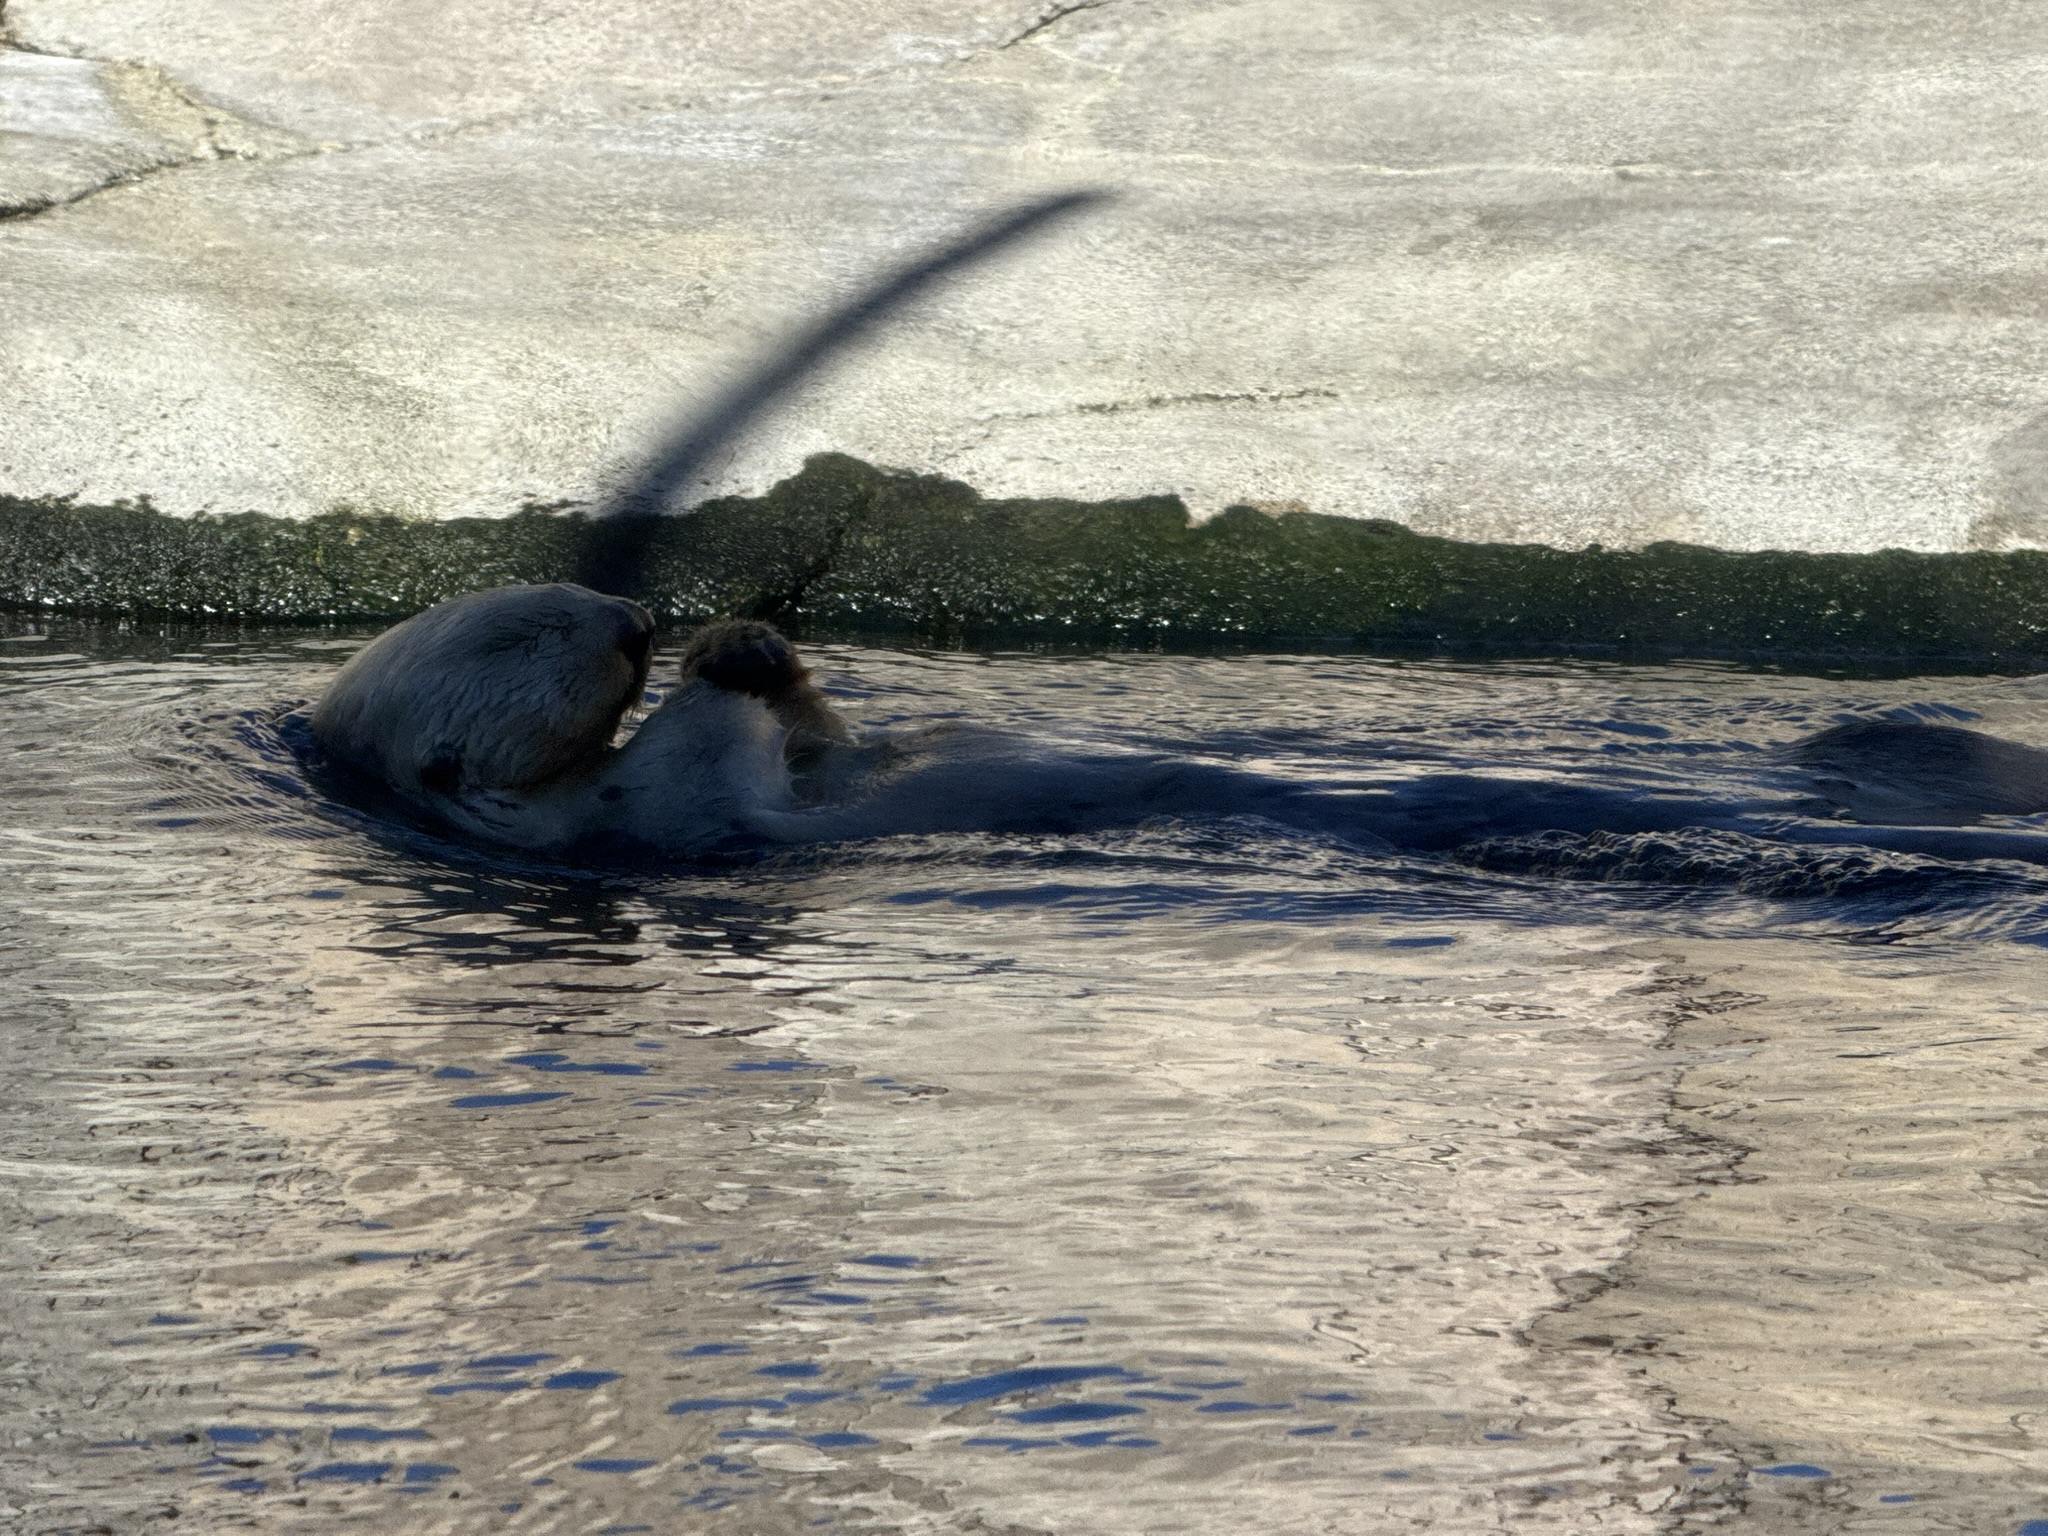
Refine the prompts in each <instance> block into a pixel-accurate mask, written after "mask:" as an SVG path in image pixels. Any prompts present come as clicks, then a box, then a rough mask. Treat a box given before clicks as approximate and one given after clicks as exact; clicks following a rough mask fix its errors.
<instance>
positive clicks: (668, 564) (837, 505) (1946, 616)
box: [0, 455, 2048, 737]
mask: <svg viewBox="0 0 2048 1536" xmlns="http://www.w3.org/2000/svg"><path fill="white" fill-rule="evenodd" d="M595 526H596V525H594V524H593V523H592V522H590V521H589V520H588V519H586V518H584V517H583V516H582V515H580V514H577V513H561V512H553V511H545V510H541V509H537V508H531V507H529V508H526V509H523V510H521V511H519V512H516V513H513V514H512V515H510V516H508V517H504V518H498V519H487V518H459V519H452V520H448V521H445V522H434V521H426V520H422V519H417V518H405V517H396V516H380V515H375V514H368V513H361V512H352V511H336V512H331V513H327V514H324V515H322V516H320V517H315V518H311V519H308V520H306V521H303V522H298V521H291V520H286V519H281V518H272V517H266V516H263V515H260V514H257V513H242V514H237V515H233V516H227V517H214V516H199V517H193V518H178V517H171V516H167V515H165V514H162V513H158V512H156V511H154V510H153V509H151V508H150V507H148V506H147V505H146V504H144V505H133V506H117V507H95V506H80V505H78V504H76V503H73V502H69V501H63V500H45V501H24V500H21V499H19V498H5V497H0V606H4V607H8V608H13V609H16V610H21V611H28V612H45V613H74V614H100V615H130V616H140V617H166V616H179V617H195V618H228V617H239V618H245V619H260V620H264V621H267V622H273V623H299V624H307V623H333V622H351V621H357V622H362V621H386V620H391V619H396V618H400V617H403V616H405V615H407V614H410V613H415V612H418V611H419V610H420V609H422V608H425V607H428V606H431V605H432V604H434V603H436V602H440V601H442V600H444V599H446V598H449V597H452V596H455V595H457V594H459V593H462V592H468V591H475V590H478V589H480V588H484V587H492V586H503V585H507V584H511V583H516V582H535V581H551V580H558V579H562V578H564V577H566V576H568V575H569V574H570V573H571V572H573V571H574V570H576V569H577V568H578V565H579V562H580V561H581V560H582V558H583V556H584V554H585V552H586V550H587V547H588V546H589V545H590V543H591V541H592V539H593V536H594V535H593V528H594V527H595ZM647 536H648V538H649V540H650V542H649V544H648V547H647V550H646V559H645V562H644V575H645V580H646V586H645V589H644V591H643V593H642V595H643V596H644V597H645V598H646V599H647V601H648V602H649V605H650V606H651V607H653V608H655V609H656V611H657V612H659V613H660V614H662V615H663V616H665V617H666V618H667V619H669V620H670V621H672V622H683V623H694V622H698V621H701V620H702V619H704V618H707V617H710V616H712V615H714V614H721V613H741V614H749V615H753V616H756V617H762V618H768V619H772V620H774V621H775V622H777V623H780V624H783V625H786V626H790V627H794V628H798V629H802V630H806V631H808V632H811V633H814V634H825V633H830V634H840V635H846V636H887V637H893V638H901V639H908V640H915V641H918V642H920V643H925V644H939V645H967V646H990V645H997V644H1012V643H1029V644H1056V645H1059V644H1066V645H1072V644H1087V645H1135V646H1143V647H1154V648H1158V647H1163V648H1168V649H1188V648H1208V647H1213V646H1216V645H1219V644H1225V645H1227V644H1245V643H1254V642H1257V643H1263V644H1268V645H1271V644H1275V643H1278V644H1282V645H1287V646H1293V647H1297V648H1308V649H1332V648H1335V649H1345V648H1356V649H1373V648H1389V649H1395V650H1402V649H1410V650H1412V649H1415V648H1418V647H1419V648H1423V649H1428V650H1452V651H1457V650H1475V651H1489V652H1502V653H1510V654H1518V655H1531V654H1542V653H1551V652H1560V653H1617V654H1620V653H1628V654H1641V655H1659V656H1724V657H1747V658H1755V659H1775V660H1780V661H1785V662H1788V663H1801V664H1807V665H1825V664H1852V665H1853V664H1872V665H1883V664H1890V665H1917V664H1925V663H1931V662H1934V661H1937V660H1938V661H1941V662H1944V663H1948V664H1954V665H1966V666H1971V667H1977V668H1984V669H1991V670H2003V671H2029V670H2040V669H2042V668H2043V667H2044V666H2048V553H2043V552H2039V551H2018V552H2014V553H2009V554H1988V553H1969V554H1953V555H1930V554H1916V553H1911V552H1908V551H1903V550H1886V551H1882V552H1880V553H1877V554H1868V555H1821V554H1803V553H1787V552H1767V553H1731V552H1726V551H1719V550H1711V549H1704V548H1698V547H1695V546H1689V545H1680V544H1655V545H1651V546H1650V547H1649V548H1647V549H1643V550H1602V549H1599V548H1597V547H1589V548H1587V549H1584V550H1577V551H1572V550H1559V549H1550V548H1546V547H1542V546H1536V545H1505V544H1476V543H1464V542H1460V541H1457V540H1452V539H1441V538H1434V537H1428V536H1425V535H1421V534H1416V533H1413V532H1411V531H1409V530H1408V529H1406V528H1404V527H1402V526H1400V525H1399V524H1395V523H1389V522H1383V521H1372V520H1359V519H1352V518H1343V517H1332V516H1325V515H1317V514H1310V513H1289V514H1285V515H1282V516H1278V517H1273V516H1268V515H1266V514H1263V513H1260V512H1256V511H1253V510H1251V509H1250V508H1245V507H1238V508H1232V509H1230V510H1228V511H1226V512H1224V513H1223V514H1222V515H1221V516H1219V517H1216V518H1214V519H1212V520H1210V521H1208V522H1206V523H1202V524H1194V523H1191V521H1190V520H1189V517H1188V514H1187V511H1186V509H1185V507H1183V506H1182V505H1181V503H1180V502H1179V501H1178V500H1177V499H1176V498H1173V497H1155V498H1149V499H1140V500H1135V501H1120V502H1101V503H1082V502H1069V501H1053V500H1042V501H988V500H984V499H983V498H982V497H980V496H979V495H978V494H976V493H975V492H974V491H973V490H972V489H971V488H969V487H967V486H965V485H962V484H960V483H958V482H956V481H951V480H945V479H942V478H938V477H933V476H916V475H907V474H891V473H886V472H884V471H881V470H877V469H874V468H872V467H871V466H869V465H866V464H862V463H860V462H859V461H857V460H854V459H850V458H846V457H844V456H841V455H821V456H819V457H817V458H814V459H812V460H811V461H810V462H809V463H808V464H807V465H806V466H805V468H804V471H803V472H802V473H801V474H800V475H797V476H795V477H793V478H792V479H789V480H786V481H784V482H783V483H781V484H780V485H777V486H775V487H774V488H773V489H771V490H770V491H768V492H767V493H766V494H765V495H763V496H760V497H752V498H749V497H727V498H723V499H720V500H717V501H712V502H707V503H705V504H703V505H702V506H700V507H698V508H697V509H696V510H695V511H694V512H691V513H689V514H686V515H683V516H678V517H673V518H666V519H662V520H659V521H658V522H655V523H653V524H651V525H649V527H648V529H647ZM1614 728H1617V729H1623V730H1628V729H1629V727H1628V726H1626V724H1624V725H1622V726H1619V727H1614ZM1638 734H1642V735H1645V736H1652V737H1653V736H1654V733H1653V732H1650V731H1644V732H1640V733H1638Z"/></svg>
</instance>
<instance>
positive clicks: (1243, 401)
mask: <svg viewBox="0 0 2048 1536" xmlns="http://www.w3.org/2000/svg"><path fill="white" fill-rule="evenodd" d="M1342 398H1343V397H1342V396H1341V395H1340V394H1339V393H1338V392H1337V391H1336V390H1334V389H1329V388H1326V387H1324V386H1321V385H1311V386H1308V387H1305V388H1302V389H1246V390H1232V391H1227V392H1226V391H1219V390H1201V391H1197V392H1195V393H1193V394H1186V395H1145V396H1141V397H1133V398H1131V399H1128V400H1077V401H1075V402H1074V403H1073V404H1072V405H1063V406H1060V407H1058V408H1057V409H1055V410H1050V411H997V412H994V413H993V414H991V415H987V416H979V417H976V418H975V419H976V421H977V422H978V423H979V424H981V425H982V426H994V425H996V424H998V423H1002V422H1012V421H1044V420H1047V419H1048V418H1051V417H1055V416H1116V415H1121V414H1122V413H1123V412H1125V411H1158V410H1171V409H1172V408H1174V407H1175V406H1182V405H1284V404H1286V403H1287V402H1289V401H1291V400H1339V399H1342Z"/></svg>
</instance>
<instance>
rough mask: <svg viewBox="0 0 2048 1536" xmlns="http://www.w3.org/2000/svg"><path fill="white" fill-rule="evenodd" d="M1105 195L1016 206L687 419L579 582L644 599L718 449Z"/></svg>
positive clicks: (593, 533)
mask: <svg viewBox="0 0 2048 1536" xmlns="http://www.w3.org/2000/svg"><path fill="white" fill-rule="evenodd" d="M1109 196H1110V194H1109V193H1107V192H1103V191H1098V190H1092V189H1086V190H1081V191H1075V192H1062V193H1059V194H1058V195H1056V196H1053V197H1046V198H1041V199H1039V200H1038V201H1036V202H1031V203H1026V204H1024V205H1023V206H1022V207H1020V208H1015V209H1012V210H1011V211H1010V212H1008V213H1006V214H1003V215H1001V216H1000V217H998V218H995V219H993V220H991V221H989V222H988V223H986V224H983V225H982V226H981V227H980V228H979V229H976V230H973V231H971V232H970V233H968V234H966V235H964V236H962V237H961V238H960V239H958V240H955V241H954V242H953V243H952V244H950V245H947V246H943V247H941V248H940V249H939V250H937V251H934V252H931V253H930V254H928V255H925V256H922V257H920V258H918V259H917V260H916V261H913V262H911V263H910V264H909V265H907V266H904V267H900V268H898V269H897V270H896V271H895V272H893V273H891V274H889V275H888V276H886V277H884V278H883V279H881V280H880V281H879V282H877V283H875V284H874V285H872V286H871V287H869V288H867V289H866V290H865V291H863V292H862V293H860V294H858V295H856V296H855V297H854V299H853V300H852V301H851V302H849V303H847V304H845V305H843V306H841V307H840V308H839V309H837V310H834V311H833V312H832V313H831V314H828V315H826V316H824V317H823V318H821V319H819V320H817V321H815V322H814V323H813V324H811V325H810V326H809V327H807V328H806V329H804V330H802V331H800V332H798V333H797V334H796V335H795V336H793V337H791V338H790V339H789V341H788V342H787V343H786V344H785V345H784V346H783V347H782V348H781V349H780V350H779V351H777V352H776V353H775V354H774V355H773V356H771V357H769V358H768V359H767V360H766V361H765V362H763V363H762V364H761V365H760V366H759V367H757V368H756V369H754V370H753V372H751V373H749V374H747V375H746V376H744V377H742V378H740V379H738V380H737V381H735V382H734V383H733V384H731V385H730V386H729V387H727V388H726V390H725V391H724V392H723V393H722V394H720V395H719V396H718V397H717V398H716V399H714V400H713V401H712V402H711V404H710V405H709V406H708V407H706V408H705V409H704V410H703V411H702V412H700V413H699V414H698V415H697V416H696V417H695V418H694V419H692V420H691V421H689V422H687V423H686V424H685V425H684V426H683V427H682V428H681V430H679V431H678V432H677V433H676V434H675V435H674V436H673V437H671V438H670V439H669V440H668V442H667V443H666V444H665V445H664V446H663V448H662V450H661V451H660V452H659V453H658V454H656V455H655V456H654V458H653V460H652V461H651V462H650V463H649V464H648V465H647V467H646V468H645V469H643V470H642V471H641V472H640V474H639V476H638V477H637V478H636V479H635V480H634V481H633V483H632V484H631V485H630V486H628V487H627V488H626V489H625V490H623V491H621V492H620V493H619V494H618V495H617V496H615V497H614V498H612V500H611V501H610V502H608V503H607V504H605V505H604V506H602V507H601V508H599V510H598V513H597V516H596V517H594V518H593V519H592V521H591V523H590V526H589V529H588V531H587V533H586V535H585V537H584V540H583V547H582V549H581V550H580V552H579V554H578V557H577V565H576V573H575V577H574V579H575V580H576V581H578V582H580V583H581V584H582V585H584V586H586V587H590V588H593V589H594V590H596V591H599V592H610V593H613V594H615V595H617V596H620V597H638V596H640V595H641V593H642V592H643V591H644V590H645V585H646V564H647V548H648V542H649V539H650V537H651V536H652V534H653V532H654V529H655V527H656V525H657V524H658V523H659V522H660V520H661V516H662V509H663V508H664V507H666V506H667V504H668V501H669V498H670V497H671V496H673V495H674V494H675V493H676V491H677V490H678V489H679V488H680V487H681V486H682V485H683V484H684V483H685V482H686V481H687V480H688V479H689V477H690V475H691V474H692V473H693V472H694V471H695V470H696V468H697V467H698V465H700V464H702V463H703V462H704V460H705V459H706V458H707V457H708V456H709V455H710V454H711V452H712V451H713V450H714V449H716V448H717V447H718V446H719V445H720V444H721V443H723V442H725V441H726V440H727V439H728V438H730V437H731V436H732V435H733V434H734V433H736V432H738V431H739V430H740V429H741V428H742V427H744V426H745V425H746V423H747V422H748V421H749V420H751V419H752V418H753V417H754V416H755V415H757V414H758V413H759V412H760V411H762V410H763V409H765V408H766V407H767V406H768V405H770V404H771V403H772V402H773V401H774V400H775V399H776V397H777V396H779V395H782V394H784V393H786V392H787V391H788V390H789V389H790V388H791V387H792V386H793V385H794V384H796V383H797V381H798V380H800V379H801V378H803V377H804V375H806V374H807V373H809V372H811V371H812V370H813V369H814V368H816V367H817V366H818V365H819V364H820V363H822V362H823V361H824V360H825V359H826V358H827V357H829V356H830V355H831V354H832V353H833V352H835V351H837V350H838V349H839V348H841V347H843V346H845V345H846V344H847V343H848V342H849V341H851V340H852V339H853V338H854V337H856V336H857V335H859V334H860V333H861V332H862V331H863V330H865V329H866V328H868V327H869V326H871V325H874V324H875V323H876V322H878V321H880V320H882V319H884V318H886V317H887V316H888V315H889V314H890V313H891V312H893V311H895V310H897V309H900V308H902V307H903V305H905V304H907V303H908V302H909V301H910V300H911V299H913V298H915V297H917V295H918V294H920V293H922V292H923V291H924V290H925V289H927V288H929V287H931V286H932V285H933V284H934V283H936V282H938V281H939V280H940V279H941V278H944V277H947V276H949V275H950V274H952V273H954V272H957V271H959V270H960V269H961V268H963V267H967V266H971V265H972V264H973V263H975V262H977V261H980V260H981V259H982V258H984V257H986V256H992V255H994V254H995V253H996V252H997V251H999V250H1002V249H1004V248H1006V247H1008V246H1012V245H1015V244H1016V243H1017V242H1019V241H1020V240H1023V239H1024V238H1025V237H1026V236H1028V235H1031V234H1034V233H1036V232H1038V231H1040V230H1042V229H1044V228H1046V227H1047V226H1048V225H1050V224H1051V223H1053V222H1054V221H1055V220H1057V219H1060V218H1062V217H1064V216H1065V215H1067V214H1070V213H1076V212H1078V211H1080V210H1081V209H1083V208H1089V207H1093V206H1095V205H1097V204H1099V203H1102V202H1105V201H1107V200H1108V198H1109Z"/></svg>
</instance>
